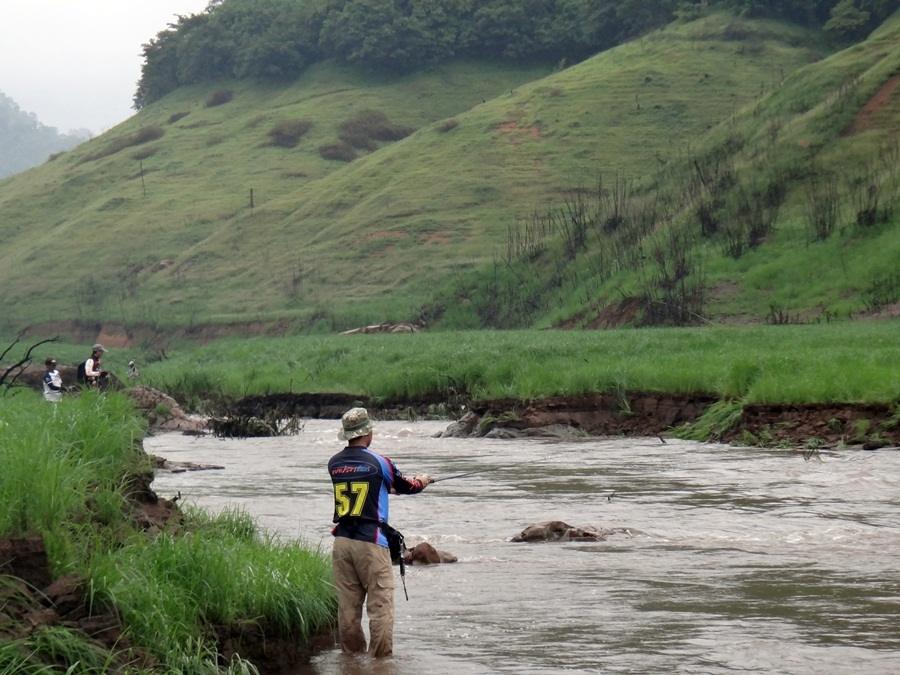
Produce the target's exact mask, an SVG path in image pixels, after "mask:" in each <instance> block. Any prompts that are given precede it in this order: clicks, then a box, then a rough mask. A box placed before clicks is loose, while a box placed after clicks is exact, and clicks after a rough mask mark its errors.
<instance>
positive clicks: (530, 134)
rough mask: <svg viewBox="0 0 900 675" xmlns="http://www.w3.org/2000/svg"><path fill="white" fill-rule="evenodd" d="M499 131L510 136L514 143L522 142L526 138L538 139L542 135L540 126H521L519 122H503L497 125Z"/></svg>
mask: <svg viewBox="0 0 900 675" xmlns="http://www.w3.org/2000/svg"><path fill="white" fill-rule="evenodd" d="M497 131H499V132H500V133H501V134H504V135H506V136H509V137H510V141H511V142H512V143H514V144H517V143H521V142H522V140H523V139H524V138H532V139H538V138H540V137H541V128H540V127H539V126H530V127H529V126H521V125H520V124H519V123H518V122H501V123H500V124H498V125H497Z"/></svg>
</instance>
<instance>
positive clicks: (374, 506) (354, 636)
mask: <svg viewBox="0 0 900 675" xmlns="http://www.w3.org/2000/svg"><path fill="white" fill-rule="evenodd" d="M372 430H373V425H372V420H371V419H369V413H368V412H367V411H366V409H365V408H353V409H351V410H348V411H347V412H346V413H344V416H343V417H342V418H341V432H340V433H339V434H338V438H339V439H341V440H344V441H347V447H346V448H344V449H343V450H342V451H341V452H339V453H338V454H336V455H335V456H334V457H332V458H331V459H330V460H329V462H328V473H329V474H330V475H331V483H332V486H333V488H334V519H333V520H334V522H335V523H337V524H336V525H335V528H334V530H332V534H333V535H334V551H333V553H332V566H333V568H334V585H335V587H336V588H337V591H338V605H339V606H338V629H339V631H340V638H341V649H343V651H344V652H348V653H359V652H364V651H366V637H365V635H364V634H363V630H362V608H363V601H366V611H367V612H368V614H369V634H370V635H369V637H370V643H369V653H370V654H372V655H373V656H375V657H382V656H390V655H391V653H392V652H393V649H394V646H393V645H394V571H393V569H392V567H391V554H390V551H389V545H388V536H389V534H388V533H389V532H390V529H389V527H388V495H389V494H390V493H391V492H393V493H395V494H407V495H411V494H416V493H418V492H421V491H422V490H424V489H425V488H426V487H427V486H428V485H429V484H430V483H433V482H434V480H433V479H432V478H431V476H429V475H427V474H420V475H417V476H415V477H414V478H412V479H410V478H406V477H405V476H404V475H403V474H402V473H400V470H399V469H397V467H396V466H395V465H394V463H393V462H392V461H391V460H390V459H388V458H387V457H383V456H382V455H379V454H377V453H375V452H372V450H370V449H369V446H370V445H371V444H372Z"/></svg>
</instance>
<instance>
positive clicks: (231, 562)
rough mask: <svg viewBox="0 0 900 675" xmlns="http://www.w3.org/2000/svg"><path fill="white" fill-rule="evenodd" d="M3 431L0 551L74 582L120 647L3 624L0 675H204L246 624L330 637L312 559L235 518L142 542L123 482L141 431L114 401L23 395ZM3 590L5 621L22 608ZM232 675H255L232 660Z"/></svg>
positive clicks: (0, 419)
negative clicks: (37, 545)
mask: <svg viewBox="0 0 900 675" xmlns="http://www.w3.org/2000/svg"><path fill="white" fill-rule="evenodd" d="M0 429H2V433H0V542H2V541H3V540H4V539H7V538H15V537H23V536H32V535H40V536H41V537H42V538H43V541H44V542H45V545H46V550H47V557H48V562H49V567H50V572H51V574H52V577H53V578H57V577H60V576H62V575H66V574H75V575H78V576H79V577H82V578H84V579H85V580H86V581H85V583H84V584H83V587H84V589H85V597H84V599H83V603H84V604H85V606H86V607H88V608H89V610H88V613H89V615H96V614H103V613H104V612H111V613H112V614H113V615H114V616H118V617H121V621H122V623H123V626H122V629H123V630H122V637H123V638H124V640H123V642H122V643H120V644H117V645H116V646H113V647H111V648H110V646H109V645H104V644H103V643H102V642H98V640H95V639H92V638H90V637H89V636H88V634H87V633H86V632H84V631H81V630H79V629H78V627H77V625H76V626H67V625H66V623H67V622H64V621H62V622H60V623H59V624H58V625H52V622H50V623H47V625H44V624H41V623H38V625H36V626H33V627H30V628H29V627H26V626H25V625H22V624H19V623H16V622H15V621H14V618H15V614H14V613H13V614H9V613H7V614H4V613H0V672H3V673H47V672H51V670H50V665H56V666H58V665H60V664H64V667H67V668H71V667H74V668H75V670H69V671H68V672H78V673H105V672H109V671H110V668H112V667H113V666H114V665H115V666H120V665H122V664H123V663H128V662H129V661H130V660H133V659H135V658H138V660H139V661H140V663H141V665H140V669H141V670H142V671H144V672H192V673H203V672H209V673H213V672H219V670H218V668H219V666H218V664H217V647H218V645H217V635H218V634H221V631H222V630H223V629H228V628H229V627H231V626H235V625H240V624H242V623H246V622H254V623H255V624H256V625H257V626H259V628H260V629H261V633H260V635H264V636H265V637H267V638H276V639H290V640H294V641H295V642H296V643H297V644H299V645H302V644H303V643H304V641H305V640H306V639H307V638H309V637H310V636H311V635H312V634H314V633H316V632H318V631H320V630H322V629H323V628H324V627H327V626H329V625H330V623H331V621H332V616H333V613H334V596H333V590H332V587H331V585H330V582H329V580H330V570H329V566H328V561H327V559H325V558H324V557H323V556H322V555H321V554H320V553H319V552H317V551H310V550H307V549H304V548H301V547H299V546H297V545H294V544H286V543H279V542H276V541H274V540H272V539H270V538H269V537H268V536H267V535H265V534H263V533H260V532H259V531H258V530H257V529H256V527H255V525H254V524H253V522H252V521H251V520H250V519H249V518H248V517H247V516H245V515H243V514H239V513H226V514H223V515H221V516H216V517H213V516H210V515H207V514H205V513H202V512H198V511H188V512H187V513H186V514H185V515H184V517H183V518H182V519H179V522H178V524H177V526H173V527H165V528H163V529H162V531H160V532H158V533H156V534H155V535H153V536H149V535H148V533H145V532H143V531H141V530H140V529H139V528H138V526H137V525H136V523H135V521H134V519H133V518H132V510H133V509H134V504H133V502H132V500H131V499H130V492H131V491H132V490H133V489H134V488H133V481H131V480H128V479H127V476H132V475H138V474H141V473H143V472H146V471H147V470H148V469H149V464H148V462H147V460H146V457H145V456H144V455H143V453H142V452H141V451H140V449H139V445H138V443H137V441H138V440H139V439H140V438H141V437H142V435H143V431H144V429H143V423H142V422H141V421H140V420H139V419H138V418H137V417H136V416H135V413H134V410H133V408H132V407H131V405H130V403H129V402H128V400H127V399H125V398H124V397H121V396H118V395H103V396H97V395H93V394H84V395H82V396H78V397H74V396H73V397H67V399H66V400H64V401H63V402H62V403H61V404H59V405H58V406H53V405H50V404H47V403H45V402H44V401H43V400H41V399H40V398H39V397H38V396H37V395H32V394H30V393H28V392H20V393H19V395H16V396H11V397H10V396H8V397H6V398H4V399H3V405H2V407H0ZM0 579H3V577H0ZM13 588H15V586H14V585H12V584H10V583H8V582H4V583H2V584H0V606H2V607H3V608H4V609H5V610H6V611H7V612H8V611H9V608H8V607H7V605H9V606H10V607H12V606H15V605H16V603H19V604H22V603H23V602H25V601H24V600H22V597H21V593H19V592H18V591H17V592H16V593H14V592H13V591H12V590H11V589H13ZM37 590H41V589H37ZM51 609H53V610H54V611H59V612H60V614H62V609H61V608H59V607H56V608H51ZM11 617H12V618H11ZM125 643H127V644H128V645H131V647H133V648H134V649H133V653H129V654H128V655H126V654H125V653H124V652H125V651H126V648H125V647H124V646H122V645H123V644H125ZM134 654H138V655H140V656H139V657H135V656H134ZM230 669H231V671H232V672H251V670H252V669H251V666H250V665H248V663H247V662H245V661H242V660H240V659H238V660H235V661H233V662H232V664H231V666H230ZM54 672H55V671H54Z"/></svg>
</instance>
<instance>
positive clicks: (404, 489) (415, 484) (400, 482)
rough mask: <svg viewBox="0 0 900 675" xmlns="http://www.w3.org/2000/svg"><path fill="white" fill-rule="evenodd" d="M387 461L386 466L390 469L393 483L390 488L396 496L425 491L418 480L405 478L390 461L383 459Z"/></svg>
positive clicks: (422, 484) (423, 485)
mask: <svg viewBox="0 0 900 675" xmlns="http://www.w3.org/2000/svg"><path fill="white" fill-rule="evenodd" d="M385 459H386V460H387V463H388V466H389V467H390V468H391V471H392V472H393V474H394V482H393V483H392V485H391V487H392V488H394V491H395V492H396V493H397V494H398V495H414V494H416V493H417V492H421V491H422V490H424V489H425V483H423V482H422V481H420V480H416V479H415V478H407V477H406V476H404V475H403V474H402V473H400V469H398V468H397V466H396V465H395V464H394V462H392V461H391V460H390V459H388V458H387V457H385Z"/></svg>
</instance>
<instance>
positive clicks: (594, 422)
mask: <svg viewBox="0 0 900 675" xmlns="http://www.w3.org/2000/svg"><path fill="white" fill-rule="evenodd" d="M717 402H718V398H717V397H715V396H713V395H706V394H695V395H679V394H661V393H650V392H629V393H620V394H585V395H580V396H561V397H553V398H545V399H538V400H534V401H522V400H516V399H503V400H494V401H466V402H463V401H459V400H456V401H451V402H447V401H445V400H442V399H441V398H440V397H438V396H434V397H425V398H423V399H418V400H394V401H379V400H374V399H371V398H369V397H366V396H356V395H352V394H270V395H266V396H253V397H248V398H245V399H243V400H241V401H238V402H237V403H235V404H234V405H233V407H232V409H233V410H232V411H233V413H234V414H236V415H243V416H251V415H252V416H257V417H267V416H272V415H273V414H282V415H295V416H300V417H307V418H312V419H338V418H340V416H341V414H342V413H343V412H344V411H346V410H347V409H348V408H350V407H352V406H356V405H362V406H365V407H367V408H369V409H370V410H372V411H373V412H374V414H375V415H376V416H378V417H380V418H382V419H393V420H397V419H401V420H415V419H440V418H450V419H455V420H458V422H457V423H456V424H454V425H451V428H450V429H448V431H447V432H445V434H446V435H453V436H460V437H465V436H473V437H485V436H488V437H492V438H517V437H521V436H542V435H543V436H551V437H558V436H563V437H566V436H578V435H589V436H659V435H669V434H672V433H673V431H675V430H677V429H678V428H679V427H683V426H684V425H690V424H694V423H697V422H698V421H700V420H701V419H702V418H703V416H704V415H705V414H707V413H708V412H709V410H710V407H711V406H713V405H714V404H715V403H717ZM706 440H711V441H726V442H741V443H744V444H753V445H792V446H809V447H824V446H829V447H838V446H852V445H858V446H865V447H866V448H869V449H874V448H880V447H889V446H898V445H900V408H898V407H897V406H892V405H888V404H852V403H846V404H785V405H745V406H743V407H742V408H741V409H740V414H739V415H735V416H734V418H733V419H732V420H731V422H730V426H727V427H719V428H716V429H714V430H713V431H712V432H711V433H710V435H709V437H708V438H707V439H706Z"/></svg>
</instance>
